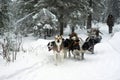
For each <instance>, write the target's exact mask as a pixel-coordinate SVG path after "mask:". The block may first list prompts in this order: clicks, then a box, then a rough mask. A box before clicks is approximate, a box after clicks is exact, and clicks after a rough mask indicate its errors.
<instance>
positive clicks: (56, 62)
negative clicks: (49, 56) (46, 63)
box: [54, 51, 58, 65]
mask: <svg viewBox="0 0 120 80" xmlns="http://www.w3.org/2000/svg"><path fill="white" fill-rule="evenodd" d="M54 61H55V65H57V64H58V54H57V53H56V52H55V51H54Z"/></svg>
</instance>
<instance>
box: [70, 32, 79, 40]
mask: <svg viewBox="0 0 120 80" xmlns="http://www.w3.org/2000/svg"><path fill="white" fill-rule="evenodd" d="M69 37H70V39H72V40H77V39H78V36H77V33H75V32H72V33H71V34H69Z"/></svg>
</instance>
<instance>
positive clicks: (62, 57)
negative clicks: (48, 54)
mask: <svg viewBox="0 0 120 80" xmlns="http://www.w3.org/2000/svg"><path fill="white" fill-rule="evenodd" d="M64 56H65V55H64V53H63V51H61V53H60V61H61V62H63V59H64Z"/></svg>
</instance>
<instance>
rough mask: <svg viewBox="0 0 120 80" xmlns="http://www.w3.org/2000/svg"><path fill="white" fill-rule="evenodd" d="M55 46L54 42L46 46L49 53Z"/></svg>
mask: <svg viewBox="0 0 120 80" xmlns="http://www.w3.org/2000/svg"><path fill="white" fill-rule="evenodd" d="M54 45H55V41H52V42H49V43H48V44H47V47H48V50H49V51H51V50H52V49H53V46H54Z"/></svg>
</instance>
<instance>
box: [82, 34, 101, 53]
mask: <svg viewBox="0 0 120 80" xmlns="http://www.w3.org/2000/svg"><path fill="white" fill-rule="evenodd" d="M101 39H102V37H101V36H89V37H87V38H86V40H85V42H84V44H83V45H82V50H84V51H85V50H88V51H90V52H92V54H94V45H95V44H97V43H99V42H100V41H101Z"/></svg>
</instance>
